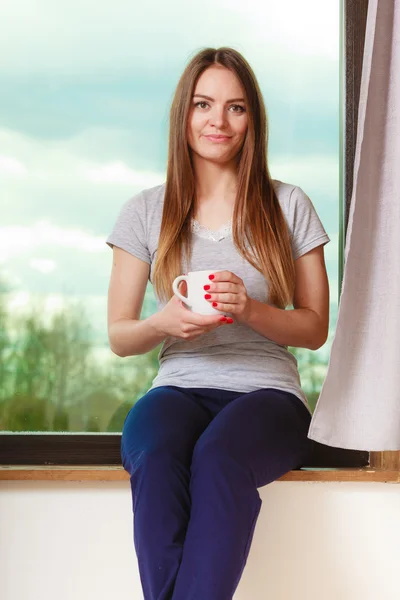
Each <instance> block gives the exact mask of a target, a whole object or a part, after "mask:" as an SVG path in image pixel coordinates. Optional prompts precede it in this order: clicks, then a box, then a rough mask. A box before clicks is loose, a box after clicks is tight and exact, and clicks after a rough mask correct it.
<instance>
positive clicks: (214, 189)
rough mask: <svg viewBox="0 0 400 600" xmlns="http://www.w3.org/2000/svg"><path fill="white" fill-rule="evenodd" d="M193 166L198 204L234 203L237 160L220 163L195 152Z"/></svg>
mask: <svg viewBox="0 0 400 600" xmlns="http://www.w3.org/2000/svg"><path fill="white" fill-rule="evenodd" d="M193 166H194V172H195V185H196V196H197V203H198V205H200V204H202V203H207V202H214V203H216V202H217V203H219V202H221V203H222V204H225V205H226V204H231V205H232V206H233V205H234V203H235V198H236V192H237V166H236V162H234V161H232V162H230V163H227V164H225V165H219V164H216V163H213V162H210V161H209V160H205V159H203V158H202V157H200V156H198V155H197V154H194V155H193Z"/></svg>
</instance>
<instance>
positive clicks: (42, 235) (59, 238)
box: [0, 221, 106, 272]
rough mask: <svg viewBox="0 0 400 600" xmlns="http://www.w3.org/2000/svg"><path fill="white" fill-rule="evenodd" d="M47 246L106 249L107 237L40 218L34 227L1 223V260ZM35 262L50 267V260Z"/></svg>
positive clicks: (94, 249)
mask: <svg viewBox="0 0 400 600" xmlns="http://www.w3.org/2000/svg"><path fill="white" fill-rule="evenodd" d="M47 246H52V247H54V246H62V247H64V248H75V249H80V250H82V251H84V252H104V250H105V249H106V245H105V243H104V238H103V237H101V236H93V235H90V234H89V233H87V232H85V231H81V230H79V229H63V228H62V227H57V226H55V225H52V224H51V223H49V222H47V221H39V222H37V223H34V224H33V225H32V226H31V227H20V226H10V227H0V264H1V263H3V262H4V263H5V262H6V261H7V260H8V259H9V258H11V256H15V255H21V254H25V253H26V252H27V251H29V252H31V251H32V249H34V248H35V249H37V248H40V247H47ZM50 262H51V261H50ZM35 265H36V266H34V265H31V266H33V268H38V266H39V265H41V268H42V269H43V268H49V261H47V262H46V261H44V262H43V261H41V262H36V263H35ZM44 265H47V267H44ZM39 270H40V268H39ZM47 272H49V271H47Z"/></svg>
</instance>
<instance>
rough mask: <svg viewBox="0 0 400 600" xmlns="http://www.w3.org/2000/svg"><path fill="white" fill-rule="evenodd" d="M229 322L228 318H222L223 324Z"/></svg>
mask: <svg viewBox="0 0 400 600" xmlns="http://www.w3.org/2000/svg"><path fill="white" fill-rule="evenodd" d="M227 320H228V319H227V318H226V317H221V318H220V321H222V322H223V323H226V321H227Z"/></svg>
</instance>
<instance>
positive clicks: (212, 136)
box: [204, 135, 230, 140]
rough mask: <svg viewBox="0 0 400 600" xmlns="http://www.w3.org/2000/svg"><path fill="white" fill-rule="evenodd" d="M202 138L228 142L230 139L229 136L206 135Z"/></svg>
mask: <svg viewBox="0 0 400 600" xmlns="http://www.w3.org/2000/svg"><path fill="white" fill-rule="evenodd" d="M204 137H206V138H208V139H209V140H229V139H230V136H229V135H206V136H204Z"/></svg>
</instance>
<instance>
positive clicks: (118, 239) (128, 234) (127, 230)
mask: <svg viewBox="0 0 400 600" xmlns="http://www.w3.org/2000/svg"><path fill="white" fill-rule="evenodd" d="M106 243H107V244H108V245H109V246H110V248H112V247H113V246H118V247H119V248H122V249H123V250H126V252H129V253H130V254H132V255H133V256H136V258H139V259H140V260H143V261H144V262H146V263H148V264H150V263H151V259H150V252H149V249H148V243H147V227H146V205H145V202H144V197H143V194H142V193H139V194H137V195H136V196H133V198H130V199H129V200H128V201H127V202H125V204H124V205H123V206H122V208H121V210H120V212H119V215H118V217H117V220H116V222H115V225H114V228H113V230H112V232H111V233H110V235H109V236H108V238H107V240H106Z"/></svg>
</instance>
